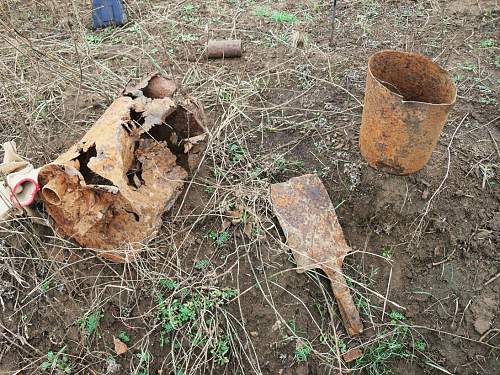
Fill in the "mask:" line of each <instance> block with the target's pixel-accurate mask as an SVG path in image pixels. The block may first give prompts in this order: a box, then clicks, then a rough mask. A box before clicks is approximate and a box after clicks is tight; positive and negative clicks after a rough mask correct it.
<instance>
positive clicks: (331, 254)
mask: <svg viewBox="0 0 500 375" xmlns="http://www.w3.org/2000/svg"><path fill="white" fill-rule="evenodd" d="M271 199H272V204H273V208H274V211H275V213H276V216H277V217H278V220H279V222H280V225H281V227H282V228H283V230H284V232H285V235H286V238H287V244H288V246H289V247H290V248H291V249H292V252H293V255H294V257H295V261H296V262H297V272H299V273H302V272H305V271H307V270H310V269H313V268H321V269H322V270H323V271H324V272H325V273H326V275H327V276H328V278H329V279H330V282H331V286H332V290H333V294H334V295H335V298H336V300H337V303H338V306H339V310H340V314H341V316H342V320H343V321H344V325H345V327H346V329H347V332H348V333H349V335H351V336H354V335H358V334H360V333H361V332H362V331H363V325H362V323H361V319H360V318H359V313H358V311H357V309H356V307H355V305H354V302H353V300H352V296H351V294H350V292H349V287H348V286H347V283H346V280H345V278H344V276H343V274H342V264H343V262H344V257H345V256H346V255H347V253H348V252H349V251H350V248H349V246H348V245H347V243H346V241H345V239H344V235H343V233H342V228H341V227H340V224H339V222H338V220H337V215H336V214H335V209H334V207H333V204H332V202H331V200H330V197H329V196H328V192H327V191H326V188H325V186H324V185H323V183H322V182H321V180H320V179H319V177H318V176H316V175H313V174H309V175H304V176H300V177H294V178H291V179H290V180H288V181H287V182H283V183H279V184H273V185H271Z"/></svg>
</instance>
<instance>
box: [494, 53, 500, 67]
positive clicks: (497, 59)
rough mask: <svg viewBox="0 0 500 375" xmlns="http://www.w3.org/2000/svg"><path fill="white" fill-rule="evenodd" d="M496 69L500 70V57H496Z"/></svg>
mask: <svg viewBox="0 0 500 375" xmlns="http://www.w3.org/2000/svg"><path fill="white" fill-rule="evenodd" d="M495 67H496V68H497V69H500V55H496V56H495Z"/></svg>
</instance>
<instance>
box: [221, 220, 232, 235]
mask: <svg viewBox="0 0 500 375" xmlns="http://www.w3.org/2000/svg"><path fill="white" fill-rule="evenodd" d="M230 226H231V222H230V221H229V220H226V219H223V220H222V225H221V227H220V230H221V232H224V231H225V230H226V229H227V228H229V227H230Z"/></svg>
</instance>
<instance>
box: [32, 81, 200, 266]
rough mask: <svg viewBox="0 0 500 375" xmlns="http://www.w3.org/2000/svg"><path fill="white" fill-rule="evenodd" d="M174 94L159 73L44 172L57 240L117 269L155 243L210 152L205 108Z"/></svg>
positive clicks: (128, 92) (127, 95)
mask: <svg viewBox="0 0 500 375" xmlns="http://www.w3.org/2000/svg"><path fill="white" fill-rule="evenodd" d="M176 91H177V88H176V85H175V82H174V81H171V80H167V79H165V78H163V77H161V76H160V75H158V74H156V73H153V74H151V75H149V76H148V77H146V78H145V79H144V80H143V81H141V82H140V83H139V84H138V85H135V86H128V87H127V88H126V89H125V90H124V92H123V96H121V97H119V98H118V99H116V100H115V101H114V102H113V103H112V104H111V105H110V106H109V108H108V109H107V110H106V111H105V113H104V114H103V115H102V116H101V118H100V119H99V120H98V121H97V122H96V123H95V124H94V125H93V126H92V127H91V128H90V129H89V131H88V132H87V133H86V134H85V136H84V137H83V138H82V139H81V140H80V141H79V142H78V143H76V144H75V145H73V146H72V147H71V148H70V149H69V150H68V151H67V152H66V153H64V154H62V155H60V156H59V157H58V158H57V159H56V160H55V161H54V162H53V163H51V164H49V165H47V166H45V167H44V168H42V170H41V172H40V176H39V182H40V184H41V185H42V194H41V197H42V200H43V202H44V205H45V209H46V211H47V212H48V214H49V215H50V216H51V217H52V219H53V220H54V222H55V227H56V229H57V231H58V232H60V233H61V234H63V235H66V236H68V237H71V238H73V239H74V240H75V241H77V242H78V243H79V244H80V245H82V246H85V247H88V248H92V249H95V250H96V251H97V252H98V255H100V256H102V257H104V258H107V259H109V260H112V261H117V262H121V261H127V260H130V259H132V257H133V256H135V255H136V254H137V253H138V252H139V251H140V250H142V248H143V245H144V242H146V241H147V240H149V239H151V238H152V237H153V236H154V234H155V233H156V231H157V230H158V228H159V227H160V225H161V215H162V214H163V213H164V212H165V211H167V210H169V209H170V208H171V207H172V205H173V204H174V203H175V200H176V199H177V198H178V196H179V195H180V193H181V191H182V188H183V184H184V180H185V179H186V178H187V176H188V171H189V170H191V169H193V168H196V167H197V165H198V163H199V162H200V160H201V157H202V154H203V151H204V149H205V146H206V136H207V134H206V128H205V120H204V114H203V110H202V108H201V107H200V106H199V105H198V104H197V103H196V102H195V101H194V100H193V99H191V98H188V97H184V96H182V95H181V94H178V93H176ZM193 139H195V140H196V141H195V142H194V141H192V140H193ZM191 142H193V144H191ZM186 145H189V147H186Z"/></svg>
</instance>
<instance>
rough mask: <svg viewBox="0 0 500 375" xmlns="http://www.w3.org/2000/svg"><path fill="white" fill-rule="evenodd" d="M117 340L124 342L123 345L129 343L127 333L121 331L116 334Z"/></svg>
mask: <svg viewBox="0 0 500 375" xmlns="http://www.w3.org/2000/svg"><path fill="white" fill-rule="evenodd" d="M118 338H119V339H120V340H121V341H122V342H124V343H125V344H127V343H129V342H130V336H129V335H128V333H127V332H125V331H121V332H120V333H119V334H118Z"/></svg>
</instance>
